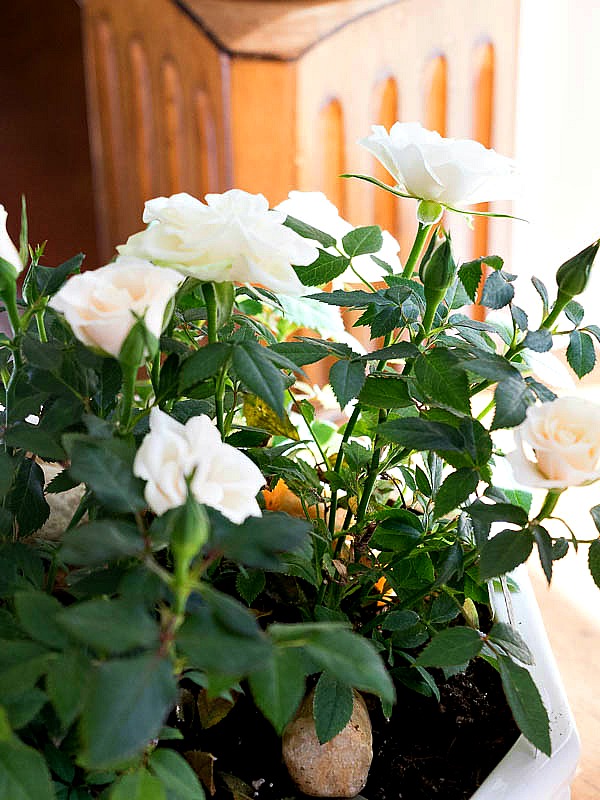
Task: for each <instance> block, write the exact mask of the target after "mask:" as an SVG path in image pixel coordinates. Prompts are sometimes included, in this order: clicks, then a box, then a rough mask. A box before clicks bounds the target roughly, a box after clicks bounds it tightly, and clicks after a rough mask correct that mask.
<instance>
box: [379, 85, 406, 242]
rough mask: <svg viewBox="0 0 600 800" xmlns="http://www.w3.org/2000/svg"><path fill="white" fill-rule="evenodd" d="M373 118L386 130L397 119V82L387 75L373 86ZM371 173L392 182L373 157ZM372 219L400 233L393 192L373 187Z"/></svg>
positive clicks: (394, 232) (385, 228) (396, 234)
mask: <svg viewBox="0 0 600 800" xmlns="http://www.w3.org/2000/svg"><path fill="white" fill-rule="evenodd" d="M374 94H375V103H374V106H375V119H376V120H377V123H378V124H379V125H383V126H384V128H385V129H386V130H388V131H389V129H390V128H391V127H392V125H393V124H394V123H395V122H397V121H398V119H399V101H398V83H397V81H396V80H395V78H392V77H388V78H385V79H384V80H383V81H381V82H380V83H379V84H378V85H377V86H376V87H375V93H374ZM373 175H374V176H375V177H376V178H377V179H378V180H380V181H383V183H387V184H390V183H393V180H392V178H391V176H390V174H389V173H388V171H387V170H386V168H385V167H384V166H383V164H381V163H380V162H379V161H378V160H377V159H376V158H374V159H373ZM373 204H374V219H375V222H376V224H377V225H380V226H381V227H382V228H383V229H384V230H388V231H389V232H390V233H391V234H392V236H399V235H400V225H399V216H400V215H399V202H398V198H396V197H394V195H393V194H390V193H389V192H385V191H383V189H377V188H376V189H375V193H374V199H373Z"/></svg>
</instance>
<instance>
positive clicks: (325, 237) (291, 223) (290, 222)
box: [283, 215, 337, 247]
mask: <svg viewBox="0 0 600 800" xmlns="http://www.w3.org/2000/svg"><path fill="white" fill-rule="evenodd" d="M283 224H284V225H285V226H286V227H287V228H291V229H292V230H293V231H295V232H296V233H297V234H299V235H300V236H302V237H304V238H305V239H312V240H313V241H314V242H319V244H322V245H323V247H335V245H336V243H337V240H336V239H335V237H334V236H331V234H329V233H325V232H324V231H320V230H319V229H318V228H314V227H313V226H312V225H309V224H308V223H307V222H302V220H300V219H296V217H292V216H289V215H288V217H287V219H286V220H285V222H284V223H283Z"/></svg>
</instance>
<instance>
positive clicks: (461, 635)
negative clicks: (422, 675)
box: [416, 628, 483, 667]
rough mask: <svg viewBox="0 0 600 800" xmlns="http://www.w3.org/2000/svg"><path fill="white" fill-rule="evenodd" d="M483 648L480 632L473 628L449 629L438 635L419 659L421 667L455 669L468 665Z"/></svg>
mask: <svg viewBox="0 0 600 800" xmlns="http://www.w3.org/2000/svg"><path fill="white" fill-rule="evenodd" d="M482 647H483V639H482V638H481V635H480V633H479V631H476V630H473V629H472V628H448V629H447V630H445V631H440V632H439V633H436V634H435V636H434V637H433V638H432V640H431V642H430V643H429V644H428V645H427V647H426V648H425V650H423V652H422V653H421V654H420V656H419V657H418V658H417V661H416V663H417V664H418V665H419V666H420V667H453V666H458V665H462V664H467V663H468V662H469V661H470V660H471V659H472V658H475V656H478V655H479V653H480V652H481V648H482Z"/></svg>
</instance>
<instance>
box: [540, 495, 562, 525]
mask: <svg viewBox="0 0 600 800" xmlns="http://www.w3.org/2000/svg"><path fill="white" fill-rule="evenodd" d="M563 492H564V489H550V490H549V491H548V493H547V494H546V497H545V499H544V502H543V504H542V507H541V508H540V510H539V512H538V514H537V516H536V520H537V522H541V521H542V520H543V519H547V517H549V516H550V514H552V512H553V511H554V509H555V508H556V504H557V503H558V498H559V497H560V496H561V494H562V493H563Z"/></svg>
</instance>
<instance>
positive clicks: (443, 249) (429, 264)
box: [420, 236, 456, 292]
mask: <svg viewBox="0 0 600 800" xmlns="http://www.w3.org/2000/svg"><path fill="white" fill-rule="evenodd" d="M420 272H421V274H420V277H421V282H422V284H423V286H424V287H425V289H429V290H431V291H434V292H445V291H446V289H447V288H448V287H449V286H451V285H452V281H453V280H454V276H455V274H456V264H455V262H454V258H453V256H452V246H451V243H450V236H446V237H445V238H444V240H443V241H442V243H441V244H439V245H438V246H437V247H436V248H435V250H434V251H433V253H432V254H431V256H430V258H428V259H427V261H426V262H425V264H423V265H422V266H421V271H420Z"/></svg>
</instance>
